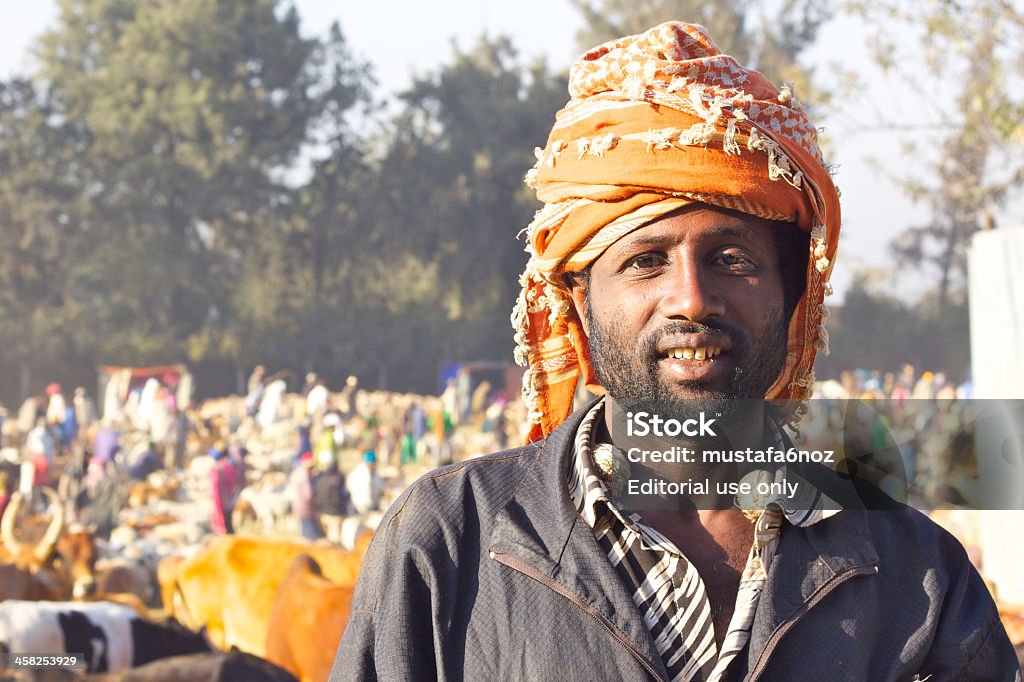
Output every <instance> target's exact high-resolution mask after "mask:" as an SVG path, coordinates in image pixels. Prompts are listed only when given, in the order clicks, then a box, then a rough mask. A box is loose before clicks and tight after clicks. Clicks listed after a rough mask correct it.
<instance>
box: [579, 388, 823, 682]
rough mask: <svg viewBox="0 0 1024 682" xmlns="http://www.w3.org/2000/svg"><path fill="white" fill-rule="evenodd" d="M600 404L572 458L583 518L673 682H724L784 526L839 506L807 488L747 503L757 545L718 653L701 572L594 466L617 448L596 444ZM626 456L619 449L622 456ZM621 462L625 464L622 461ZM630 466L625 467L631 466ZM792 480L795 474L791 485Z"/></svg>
mask: <svg viewBox="0 0 1024 682" xmlns="http://www.w3.org/2000/svg"><path fill="white" fill-rule="evenodd" d="M604 406H605V401H604V400H601V401H599V402H598V403H597V404H596V405H594V407H593V408H592V409H591V410H590V411H589V412H588V413H587V415H586V416H585V417H584V419H583V422H582V423H581V424H580V427H579V430H578V431H577V433H576V441H575V456H574V457H572V458H570V466H569V470H568V472H567V480H568V488H569V495H570V498H571V499H572V501H573V504H574V506H575V507H576V509H577V511H578V512H579V514H580V516H581V517H582V518H583V520H584V521H585V522H586V523H587V525H589V526H590V527H591V528H592V529H593V532H594V536H595V538H596V539H597V541H598V543H599V544H600V545H601V547H602V548H603V549H604V550H605V551H606V552H607V555H608V559H609V561H611V563H612V565H613V566H614V567H615V569H616V571H617V572H618V574H619V576H620V577H621V578H622V579H623V581H624V583H625V584H626V586H627V588H628V589H629V590H630V591H631V594H632V597H633V603H634V604H636V606H637V608H638V609H639V610H640V613H641V615H642V616H643V619H644V623H645V625H646V626H647V629H648V631H649V632H650V633H651V637H652V638H653V640H654V644H655V646H656V648H657V650H658V653H659V654H660V656H661V658H662V661H663V662H664V664H665V668H666V670H667V671H668V676H669V679H670V680H672V681H673V682H676V681H679V682H690V681H702V682H710V681H712V680H722V679H723V677H724V675H725V672H726V670H727V669H728V667H729V664H730V663H731V662H732V661H733V660H734V659H735V658H736V657H737V655H738V654H739V653H740V652H741V651H742V650H743V648H744V647H745V646H746V645H747V642H748V641H749V639H750V629H751V626H752V624H753V622H754V613H755V611H756V609H757V603H758V599H759V598H760V595H761V590H762V588H763V586H764V583H765V580H766V579H767V576H768V568H769V567H770V565H771V562H772V559H773V558H774V556H775V551H776V549H777V547H778V542H779V535H780V531H781V525H782V520H783V519H784V518H785V519H786V520H787V521H789V522H790V523H791V524H792V525H795V526H809V525H812V524H814V523H817V522H818V521H821V520H823V519H825V518H828V517H829V516H832V515H834V514H836V513H837V512H838V510H839V506H838V505H837V504H836V503H835V502H834V501H832V500H831V499H829V498H827V497H825V496H823V495H822V494H820V493H819V492H817V491H816V490H814V489H813V488H811V487H810V485H809V484H806V482H803V481H801V483H802V484H804V485H801V486H800V488H799V489H801V490H802V491H804V494H802V495H800V496H798V497H797V499H790V498H787V497H783V496H781V495H776V496H768V497H762V498H760V499H756V500H754V499H747V500H744V501H743V507H744V508H755V509H761V510H763V511H762V512H761V513H760V515H759V516H758V518H757V521H756V522H755V524H754V537H753V543H752V545H751V548H750V553H749V555H748V557H747V562H746V566H745V567H744V570H743V574H742V576H741V577H740V584H739V591H738V592H737V594H736V605H735V608H734V610H733V616H732V619H731V620H730V622H729V628H728V630H727V632H726V635H725V638H724V640H723V642H722V647H721V650H719V649H718V647H717V644H716V642H715V632H714V624H713V621H712V617H711V605H710V602H709V600H708V597H707V592H706V590H705V587H704V582H703V581H702V580H701V577H700V575H699V573H698V572H697V569H696V567H695V566H694V565H693V564H692V563H691V562H690V561H689V560H688V559H687V558H686V556H685V555H684V554H683V553H682V551H680V550H679V548H678V547H676V546H675V544H674V543H673V542H672V541H671V540H669V539H668V538H666V537H665V536H664V535H662V534H661V533H659V532H658V531H657V530H656V529H654V528H652V527H651V526H649V525H647V524H645V523H643V522H642V520H641V516H640V515H639V514H636V513H633V514H629V515H628V516H627V515H626V512H625V511H624V510H623V509H622V508H621V507H620V506H619V505H618V504H616V502H615V501H614V500H613V499H612V497H611V496H610V495H609V492H608V489H607V487H606V485H605V481H604V478H603V477H602V471H601V470H600V468H599V467H598V466H597V465H596V464H595V460H594V452H595V448H604V449H606V453H604V454H607V449H608V448H613V446H611V445H610V444H603V443H602V444H599V443H596V442H595V432H596V429H595V426H596V425H597V424H598V423H599V421H600V419H601V417H602V415H603V413H604ZM767 424H769V425H770V426H771V429H772V433H771V435H774V436H775V439H776V441H777V444H782V443H783V442H784V439H785V435H784V433H783V432H782V429H781V428H780V427H778V426H776V425H774V424H773V423H771V422H767ZM619 452H620V453H621V451H619ZM620 461H621V462H623V463H624V462H626V460H625V458H624V457H621V458H620ZM627 466H628V464H627ZM786 475H787V473H786V471H785V469H784V468H782V469H779V470H776V471H775V472H768V471H763V470H755V471H752V472H751V473H749V474H747V476H745V477H744V481H750V482H752V483H754V484H755V485H754V488H755V489H756V483H757V482H771V481H779V480H782V479H783V478H785V477H786ZM792 478H794V476H793V475H792V474H790V479H792Z"/></svg>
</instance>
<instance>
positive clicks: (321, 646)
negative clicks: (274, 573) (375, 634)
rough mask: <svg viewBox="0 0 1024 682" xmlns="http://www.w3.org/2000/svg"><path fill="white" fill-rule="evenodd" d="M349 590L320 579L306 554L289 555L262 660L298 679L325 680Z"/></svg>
mask: <svg viewBox="0 0 1024 682" xmlns="http://www.w3.org/2000/svg"><path fill="white" fill-rule="evenodd" d="M353 589H354V586H353V585H335V584H334V583H332V582H331V581H330V580H328V579H327V578H325V577H324V576H323V573H321V572H320V566H319V565H317V563H316V561H314V560H313V559H312V558H310V556H309V555H308V554H300V555H299V556H297V557H295V559H294V560H292V563H291V566H290V567H289V568H288V573H287V574H286V575H285V578H284V580H283V581H281V585H280V587H278V588H277V598H276V599H274V608H273V610H272V611H271V612H270V628H269V630H268V631H267V660H268V661H270V662H271V663H273V664H275V665H279V666H281V667H282V668H284V669H285V670H287V671H288V672H290V673H292V674H293V675H295V676H296V677H298V678H299V680H301V682H326V681H327V678H328V677H329V676H330V674H331V666H332V665H333V663H334V654H335V652H336V651H337V650H338V643H339V642H341V634H342V633H343V632H344V631H345V626H346V625H348V613H349V610H350V609H351V608H352V591H353Z"/></svg>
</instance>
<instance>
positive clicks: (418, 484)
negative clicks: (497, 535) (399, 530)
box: [385, 443, 542, 520]
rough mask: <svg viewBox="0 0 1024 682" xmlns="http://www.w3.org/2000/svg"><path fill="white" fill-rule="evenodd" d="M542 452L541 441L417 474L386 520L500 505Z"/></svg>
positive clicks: (393, 505) (510, 495) (392, 507)
mask: <svg viewBox="0 0 1024 682" xmlns="http://www.w3.org/2000/svg"><path fill="white" fill-rule="evenodd" d="M541 451H542V447H541V443H533V444H530V445H525V446H522V447H518V448H512V449H509V450H502V451H500V452H495V453H492V454H489V455H482V456H479V457H473V458H470V459H467V460H464V461H462V462H458V463H456V464H449V465H447V466H443V467H439V468H437V469H434V470H433V471H430V472H428V473H426V474H424V475H422V476H420V477H419V478H418V479H416V481H414V482H413V483H412V484H411V485H410V486H409V487H408V488H406V490H405V491H404V492H403V493H402V494H401V495H400V496H399V497H398V499H396V500H395V502H394V504H392V505H391V508H390V509H389V510H388V513H387V516H386V517H385V520H389V519H391V518H394V517H401V516H408V515H412V514H415V515H422V514H427V515H437V514H446V515H447V514H450V513H451V512H452V511H453V510H454V509H457V508H459V507H461V506H466V505H472V506H473V507H475V508H480V509H481V511H482V510H484V509H490V508H494V507H500V506H503V505H504V504H505V503H507V502H508V500H509V499H511V497H512V495H513V493H514V492H515V490H516V489H517V488H518V487H519V485H520V484H521V483H522V480H523V478H524V477H525V475H526V473H527V471H528V469H529V467H530V465H531V464H532V463H533V462H535V461H536V460H537V458H538V457H539V456H540V454H541Z"/></svg>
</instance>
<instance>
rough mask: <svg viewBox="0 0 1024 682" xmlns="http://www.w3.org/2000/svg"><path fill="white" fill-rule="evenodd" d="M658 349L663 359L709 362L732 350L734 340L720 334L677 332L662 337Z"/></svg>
mask: <svg viewBox="0 0 1024 682" xmlns="http://www.w3.org/2000/svg"><path fill="white" fill-rule="evenodd" d="M657 350H658V355H659V356H660V359H661V360H677V361H684V362H689V363H695V362H704V363H708V362H712V361H714V359H715V358H717V357H718V356H719V355H721V354H722V353H725V352H728V351H730V350H732V342H731V340H730V339H729V337H727V336H724V335H718V334H675V335H671V336H666V337H665V338H663V339H661V340H660V341H659V342H658V345H657Z"/></svg>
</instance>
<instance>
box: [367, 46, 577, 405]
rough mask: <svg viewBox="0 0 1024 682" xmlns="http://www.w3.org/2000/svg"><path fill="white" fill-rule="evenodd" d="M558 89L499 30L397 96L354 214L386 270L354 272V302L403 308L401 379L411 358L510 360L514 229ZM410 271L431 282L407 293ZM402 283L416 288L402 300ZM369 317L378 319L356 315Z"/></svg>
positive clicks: (524, 208)
mask: <svg viewBox="0 0 1024 682" xmlns="http://www.w3.org/2000/svg"><path fill="white" fill-rule="evenodd" d="M565 92H566V88H565V81H564V80H563V79H562V78H560V77H557V76H554V75H553V74H551V73H550V72H549V71H548V70H547V67H546V66H545V65H544V64H543V63H536V64H533V65H532V66H529V67H524V66H522V65H521V64H519V62H518V61H517V57H516V52H515V49H514V48H513V46H512V43H511V41H509V40H508V39H507V38H503V37H498V38H486V37H484V38H481V39H480V41H479V42H478V43H477V44H476V45H475V46H474V47H473V48H472V49H470V50H468V51H463V50H460V49H458V48H455V50H454V54H453V59H452V61H451V62H450V63H448V64H446V65H444V66H442V67H441V68H440V69H439V70H438V71H437V72H436V73H434V74H429V75H427V76H425V77H423V78H419V79H417V80H416V81H415V82H414V83H413V85H412V86H411V87H410V88H409V90H408V91H406V92H404V93H402V94H401V95H400V96H399V99H400V101H401V103H402V109H401V110H400V111H399V113H398V115H397V117H396V119H395V120H394V122H393V123H392V125H391V127H390V128H389V130H388V134H387V136H386V140H385V142H384V145H383V151H382V154H381V160H380V162H379V165H378V166H377V171H376V175H377V182H376V185H375V187H374V190H373V192H374V199H373V204H374V207H375V208H374V211H373V212H372V214H370V213H367V214H366V215H367V216H368V217H367V219H366V220H365V221H364V228H365V234H364V237H365V239H366V241H365V242H364V243H365V245H366V247H367V249H368V252H371V253H379V254H385V255H386V258H385V259H384V260H382V265H383V266H384V267H383V269H379V266H377V265H374V266H373V268H375V270H374V271H373V272H371V273H367V274H364V275H360V276H357V277H356V280H357V281H358V282H360V283H361V284H360V285H361V286H364V287H367V288H369V283H371V282H372V283H373V287H372V290H373V293H372V294H367V295H366V296H363V295H360V296H358V297H357V299H358V300H361V301H362V300H374V299H376V300H378V301H381V302H382V303H384V302H386V303H387V305H386V306H382V309H392V312H393V314H397V313H398V310H397V309H394V308H395V305H398V303H397V302H400V301H404V303H402V304H401V305H399V307H402V306H404V310H405V312H404V313H402V314H403V315H410V316H411V318H412V319H415V320H416V324H417V326H416V330H417V331H416V334H415V337H416V339H417V343H416V345H415V350H414V351H413V352H412V355H411V356H410V357H407V358H406V357H404V356H403V357H402V358H401V365H400V367H401V368H402V369H401V372H402V374H403V376H408V375H409V373H410V372H413V371H415V370H414V367H417V366H418V367H421V368H422V367H427V368H429V369H430V371H431V374H432V375H433V377H436V373H435V372H434V370H436V367H437V365H438V364H439V363H441V362H451V361H455V360H467V359H479V358H501V357H510V356H511V349H512V334H511V331H510V328H509V322H508V319H509V314H510V311H511V309H512V306H513V304H514V302H515V297H516V295H517V294H518V277H519V274H520V273H521V272H522V269H523V267H524V266H525V264H526V254H525V252H524V245H523V244H522V243H517V242H516V241H515V235H516V234H517V233H519V232H520V231H521V230H522V229H523V228H524V227H525V226H526V225H527V224H529V222H530V220H531V219H532V215H533V213H534V211H535V210H536V209H537V208H538V205H537V202H536V199H535V198H534V197H533V195H532V193H531V192H530V191H529V189H528V188H527V187H526V186H525V184H524V183H523V176H524V173H525V172H526V170H527V169H529V168H530V167H531V166H532V165H533V163H534V156H533V151H532V150H533V149H534V147H536V146H539V145H543V143H544V141H545V139H546V137H547V134H548V130H549V129H550V127H551V123H552V121H553V119H554V113H555V111H557V110H558V108H560V106H561V105H562V104H564V101H565ZM408 272H418V273H421V274H422V275H423V276H424V277H427V278H428V279H429V280H431V281H433V282H435V284H434V285H432V286H430V287H424V288H416V289H410V288H409V286H408V283H409V279H408V277H407V275H406V273H408ZM410 291H418V293H417V294H416V296H415V297H414V298H410V297H409V292H410ZM414 300H415V302H414ZM413 310H415V311H416V312H413ZM424 311H426V312H427V313H428V315H426V316H425V315H423V312H424ZM426 317H430V318H431V319H433V320H436V322H428V321H427V320H426V319H425V318H426ZM370 324H372V325H380V324H382V321H381V320H373V321H370V320H368V319H367V320H366V321H364V322H363V323H362V325H370ZM385 327H388V324H385ZM363 328H365V327H363ZM402 329H403V328H402V326H401V325H397V324H396V325H394V326H393V327H391V332H389V333H392V332H393V334H392V335H391V336H389V337H388V338H396V336H397V337H401V336H402V335H403V334H405V335H408V332H407V331H404V332H403V331H402ZM406 329H407V327H406ZM365 350H366V351H367V353H368V351H369V350H370V349H369V348H367V349H365ZM417 356H418V357H417ZM364 357H366V356H364ZM393 369H398V368H397V367H393ZM430 387H431V388H433V383H431V386H430Z"/></svg>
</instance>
